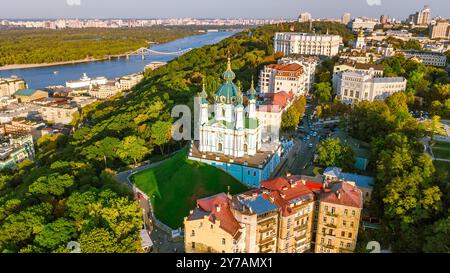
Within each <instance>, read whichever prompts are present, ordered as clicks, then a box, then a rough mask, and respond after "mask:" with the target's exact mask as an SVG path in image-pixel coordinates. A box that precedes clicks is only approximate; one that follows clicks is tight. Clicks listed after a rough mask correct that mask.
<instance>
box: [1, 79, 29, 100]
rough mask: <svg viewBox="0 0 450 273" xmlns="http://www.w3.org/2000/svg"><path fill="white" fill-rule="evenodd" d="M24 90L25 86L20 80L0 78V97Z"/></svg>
mask: <svg viewBox="0 0 450 273" xmlns="http://www.w3.org/2000/svg"><path fill="white" fill-rule="evenodd" d="M26 88H27V84H26V82H25V81H24V80H22V79H19V78H15V77H11V78H0V97H9V96H12V95H13V94H14V93H15V92H16V91H18V90H21V89H26Z"/></svg>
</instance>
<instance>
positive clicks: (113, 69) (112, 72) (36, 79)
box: [0, 31, 236, 89]
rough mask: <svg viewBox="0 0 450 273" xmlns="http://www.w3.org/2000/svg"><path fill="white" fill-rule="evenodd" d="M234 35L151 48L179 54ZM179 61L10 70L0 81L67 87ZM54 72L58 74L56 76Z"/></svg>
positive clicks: (134, 60) (139, 60) (150, 58)
mask: <svg viewBox="0 0 450 273" xmlns="http://www.w3.org/2000/svg"><path fill="white" fill-rule="evenodd" d="M235 33H236V32H235V31H223V32H209V33H206V34H201V35H193V36H188V37H185V38H182V39H178V40H175V41H172V42H169V43H165V44H157V45H152V49H153V50H155V51H159V52H176V51H179V50H180V49H181V50H182V49H187V48H199V47H202V46H204V45H209V44H215V43H218V42H220V41H222V40H223V39H225V38H228V37H230V36H232V35H233V34H235ZM174 58H176V56H172V55H148V56H145V59H144V60H142V57H141V56H130V57H129V59H126V58H121V59H112V60H108V61H96V62H88V63H78V64H67V65H59V66H48V67H37V68H27V69H11V70H3V71H0V78H2V77H10V76H17V77H19V78H23V79H24V80H25V81H26V82H27V83H28V87H29V88H35V89H37V88H44V87H47V86H53V85H65V83H66V81H69V80H77V79H79V78H81V76H82V74H83V73H86V74H87V75H88V76H89V77H91V78H93V77H99V76H104V77H106V78H108V79H114V78H117V77H121V76H124V75H129V74H133V73H137V72H142V71H143V70H144V67H145V65H147V64H149V63H151V62H155V61H158V62H167V61H170V60H172V59H174ZM55 71H57V72H56V73H55Z"/></svg>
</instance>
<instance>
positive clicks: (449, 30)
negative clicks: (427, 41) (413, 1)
mask: <svg viewBox="0 0 450 273" xmlns="http://www.w3.org/2000/svg"><path fill="white" fill-rule="evenodd" d="M430 38H431V39H450V22H449V21H437V22H436V23H435V24H434V25H430Z"/></svg>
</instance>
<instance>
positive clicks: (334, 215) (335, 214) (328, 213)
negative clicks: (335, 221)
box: [326, 211, 338, 217]
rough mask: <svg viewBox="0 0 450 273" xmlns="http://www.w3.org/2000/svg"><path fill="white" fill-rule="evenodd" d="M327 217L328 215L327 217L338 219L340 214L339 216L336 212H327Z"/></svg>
mask: <svg viewBox="0 0 450 273" xmlns="http://www.w3.org/2000/svg"><path fill="white" fill-rule="evenodd" d="M326 215H327V216H331V217H338V214H337V213H336V212H334V213H333V212H329V211H327V212H326Z"/></svg>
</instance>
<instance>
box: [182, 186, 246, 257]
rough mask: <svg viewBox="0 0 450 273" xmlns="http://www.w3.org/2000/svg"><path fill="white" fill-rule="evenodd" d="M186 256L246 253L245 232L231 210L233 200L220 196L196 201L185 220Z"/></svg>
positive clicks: (226, 196)
mask: <svg viewBox="0 0 450 273" xmlns="http://www.w3.org/2000/svg"><path fill="white" fill-rule="evenodd" d="M184 230H185V235H184V238H185V251H186V253H211V252H213V253H239V252H244V251H245V240H244V239H245V229H244V228H243V227H242V226H241V224H240V223H239V222H238V221H237V220H236V218H235V217H234V215H233V212H232V209H231V197H230V196H228V195H226V194H224V193H221V194H218V195H214V196H211V197H208V198H203V199H200V200H198V201H197V208H196V209H195V210H193V211H191V212H190V214H189V216H188V217H186V218H185V219H184Z"/></svg>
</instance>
